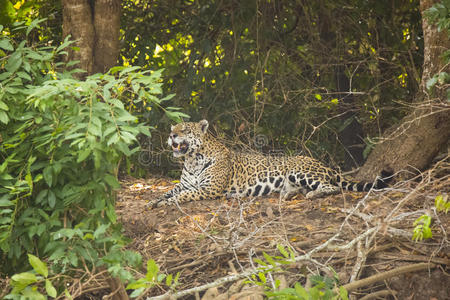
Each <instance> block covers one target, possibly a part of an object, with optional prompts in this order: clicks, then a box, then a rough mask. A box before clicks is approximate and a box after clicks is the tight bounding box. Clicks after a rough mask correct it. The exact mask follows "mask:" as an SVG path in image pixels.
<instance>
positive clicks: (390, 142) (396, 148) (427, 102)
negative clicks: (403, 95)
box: [358, 0, 450, 180]
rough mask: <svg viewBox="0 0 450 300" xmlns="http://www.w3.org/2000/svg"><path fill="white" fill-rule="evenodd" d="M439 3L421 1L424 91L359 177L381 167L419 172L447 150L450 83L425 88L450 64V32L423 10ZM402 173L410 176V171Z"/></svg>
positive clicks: (374, 152) (428, 0)
mask: <svg viewBox="0 0 450 300" xmlns="http://www.w3.org/2000/svg"><path fill="white" fill-rule="evenodd" d="M436 2H438V1H436V0H422V1H421V2H420V10H421V13H422V22H423V23H422V28H423V35H424V46H425V47H424V62H423V73H422V80H421V90H420V91H419V93H418V94H417V95H416V97H415V98H416V101H415V102H414V106H412V107H411V108H410V109H411V112H410V113H409V115H407V116H406V117H405V118H404V119H403V120H402V121H401V123H400V124H397V125H395V126H393V127H391V128H390V129H389V130H387V132H386V133H385V136H384V138H383V140H382V142H381V143H379V144H377V145H376V146H375V148H374V150H373V151H372V152H371V153H370V155H369V157H368V159H367V161H366V163H365V164H364V166H363V167H362V168H361V169H360V170H359V172H358V178H361V179H366V180H369V179H373V178H374V177H375V176H376V175H378V174H380V172H381V171H382V170H388V171H391V172H398V171H402V170H408V171H412V172H413V173H416V172H417V171H422V170H424V169H426V168H427V166H429V164H430V163H431V162H432V160H433V158H434V157H435V156H436V155H437V154H438V153H439V151H441V150H446V147H447V145H448V141H449V139H450V106H449V102H448V101H449V99H447V91H446V90H447V88H448V85H447V86H445V85H437V86H435V87H434V88H433V89H432V90H427V88H426V83H427V81H428V80H429V79H430V78H432V77H433V75H435V74H437V73H439V72H443V71H445V72H449V66H448V65H445V63H444V62H443V61H442V58H441V56H442V54H443V53H444V51H446V50H448V49H450V40H449V38H448V33H447V32H446V31H441V32H439V31H438V30H437V26H436V25H434V24H430V22H429V21H428V20H427V19H426V18H425V17H424V11H425V10H426V9H428V8H429V7H431V6H432V5H433V4H434V3H436ZM403 174H405V175H406V177H408V175H407V173H403ZM409 174H412V173H409Z"/></svg>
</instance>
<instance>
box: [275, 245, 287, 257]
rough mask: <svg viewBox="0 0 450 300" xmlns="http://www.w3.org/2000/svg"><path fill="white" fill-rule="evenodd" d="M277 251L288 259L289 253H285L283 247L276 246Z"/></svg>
mask: <svg viewBox="0 0 450 300" xmlns="http://www.w3.org/2000/svg"><path fill="white" fill-rule="evenodd" d="M277 249H278V251H280V253H281V254H282V255H283V256H284V257H286V258H289V253H288V252H287V251H286V249H285V248H284V247H283V245H280V244H277Z"/></svg>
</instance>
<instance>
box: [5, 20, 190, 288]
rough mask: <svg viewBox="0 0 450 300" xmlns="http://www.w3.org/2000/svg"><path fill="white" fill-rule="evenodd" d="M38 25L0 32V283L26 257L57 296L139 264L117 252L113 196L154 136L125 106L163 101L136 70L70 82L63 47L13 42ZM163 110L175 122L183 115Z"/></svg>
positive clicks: (155, 81) (125, 274)
mask: <svg viewBox="0 0 450 300" xmlns="http://www.w3.org/2000/svg"><path fill="white" fill-rule="evenodd" d="M39 22H40V21H33V22H31V23H30V24H29V25H26V24H25V23H24V22H18V23H16V24H14V26H12V27H11V29H4V28H3V27H2V26H1V27H0V31H1V32H2V36H1V37H0V70H1V71H0V140H1V144H0V159H1V160H0V195H1V196H0V207H1V211H0V257H1V261H2V265H1V266H0V267H1V269H0V274H14V273H17V272H22V271H24V270H25V269H26V268H27V266H26V265H24V262H25V261H26V260H25V258H26V255H27V253H30V254H31V253H32V254H34V255H36V256H37V257H41V258H42V257H45V258H46V259H47V260H48V264H49V266H50V268H51V270H50V272H52V273H53V274H57V273H61V274H65V275H66V276H63V277H61V278H60V280H59V281H58V286H59V287H62V286H64V284H65V281H67V280H70V276H72V275H74V274H75V273H76V269H77V268H80V267H81V266H83V267H88V268H92V267H94V266H95V267H100V266H101V267H103V268H107V269H108V270H109V272H110V273H111V274H112V275H113V276H116V277H119V278H121V279H124V280H125V279H127V280H131V279H132V274H131V273H130V271H129V270H128V269H126V268H125V266H131V267H136V266H138V265H139V264H140V263H141V258H140V256H139V255H138V254H136V253H133V252H130V251H126V250H125V249H124V246H125V245H126V243H127V240H126V239H125V238H124V237H123V236H122V234H121V228H120V225H119V224H117V223H116V215H115V210H114V205H115V192H114V190H115V189H117V188H119V187H120V185H119V183H118V180H117V172H118V168H119V164H120V162H121V161H122V158H123V157H129V156H130V155H132V154H133V153H136V152H137V151H139V144H138V143H137V139H136V137H137V136H138V135H144V136H149V135H150V131H149V129H150V128H151V127H150V126H148V125H146V124H144V123H140V122H139V121H138V120H137V118H136V117H135V116H133V115H131V114H130V113H129V112H128V111H127V109H126V105H127V106H132V105H134V104H139V105H143V107H150V108H151V107H162V106H163V104H164V103H163V101H167V100H169V99H170V96H169V97H165V98H161V97H160V95H161V93H162V88H161V85H162V83H161V81H160V75H161V71H155V72H151V71H148V70H147V71H142V70H141V69H140V68H139V67H126V68H125V67H117V68H113V69H112V70H111V71H109V72H108V73H106V74H95V75H92V76H89V77H87V78H86V80H84V81H80V80H77V79H75V78H74V77H73V76H72V75H73V74H74V73H75V72H79V71H80V70H76V69H75V70H72V71H66V68H67V67H68V66H71V65H72V64H73V63H72V62H69V63H67V64H66V63H64V62H61V61H60V58H61V56H62V55H64V54H65V50H64V49H65V47H67V46H69V45H70V44H71V42H70V41H69V40H67V39H66V40H65V41H64V43H63V44H62V45H60V46H59V47H57V48H56V47H51V46H47V45H39V44H37V45H36V44H32V43H30V42H29V41H28V40H27V39H24V40H22V41H17V42H16V40H15V39H13V38H12V37H15V38H16V37H17V36H23V37H27V36H28V35H30V34H32V31H33V29H34V28H35V27H37V26H38V24H39ZM164 110H165V111H166V113H167V114H168V116H169V117H171V118H172V119H174V120H175V121H177V120H179V119H180V118H181V117H182V116H184V115H183V114H182V113H180V112H178V111H177V110H176V108H165V109H164ZM29 257H31V256H29ZM30 261H36V260H35V259H34V258H33V259H32V260H31V259H30ZM31 264H32V266H33V267H36V266H35V265H33V262H31ZM36 271H37V270H36ZM38 273H39V272H38ZM41 275H42V274H41ZM27 276H29V275H26V276H25V277H26V278H28V277H27ZM44 277H45V276H44ZM14 278H16V279H17V278H18V280H17V282H21V280H19V279H20V278H21V277H20V276H18V275H15V277H14ZM26 278H25V279H24V280H26ZM36 280H37V281H36ZM36 280H34V277H33V280H32V281H31V277H30V278H29V284H38V282H39V280H40V279H39V278H37V277H36ZM22 284H23V282H22V283H18V285H15V287H17V286H22ZM13 285H14V280H13ZM25 290H27V291H28V289H25V288H24V289H22V291H25ZM14 291H18V289H17V288H16V289H15V290H14Z"/></svg>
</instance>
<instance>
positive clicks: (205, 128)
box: [198, 120, 209, 133]
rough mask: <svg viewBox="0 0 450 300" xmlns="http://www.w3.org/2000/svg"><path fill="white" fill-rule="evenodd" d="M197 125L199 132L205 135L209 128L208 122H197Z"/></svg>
mask: <svg viewBox="0 0 450 300" xmlns="http://www.w3.org/2000/svg"><path fill="white" fill-rule="evenodd" d="M198 124H199V125H200V130H201V131H202V132H203V133H206V132H207V131H208V126H209V123H208V121H206V120H201V121H200V122H198Z"/></svg>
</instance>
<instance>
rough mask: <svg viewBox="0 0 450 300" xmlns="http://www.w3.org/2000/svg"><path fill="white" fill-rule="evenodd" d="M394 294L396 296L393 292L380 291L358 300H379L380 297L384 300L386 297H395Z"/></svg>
mask: <svg viewBox="0 0 450 300" xmlns="http://www.w3.org/2000/svg"><path fill="white" fill-rule="evenodd" d="M395 294H397V293H396V292H395V291H389V290H382V291H378V292H374V293H370V294H367V295H365V296H364V297H362V298H361V299H359V300H371V299H379V298H380V297H383V298H386V296H389V295H395Z"/></svg>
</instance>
